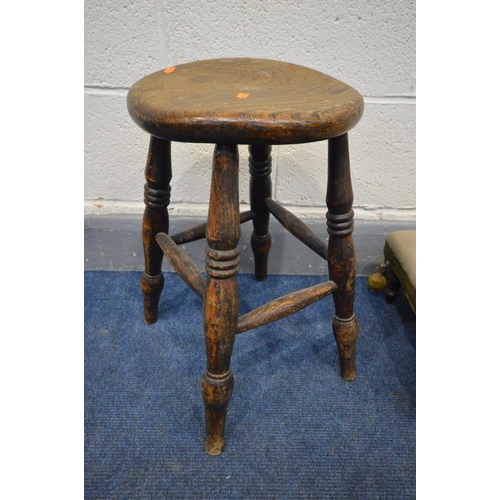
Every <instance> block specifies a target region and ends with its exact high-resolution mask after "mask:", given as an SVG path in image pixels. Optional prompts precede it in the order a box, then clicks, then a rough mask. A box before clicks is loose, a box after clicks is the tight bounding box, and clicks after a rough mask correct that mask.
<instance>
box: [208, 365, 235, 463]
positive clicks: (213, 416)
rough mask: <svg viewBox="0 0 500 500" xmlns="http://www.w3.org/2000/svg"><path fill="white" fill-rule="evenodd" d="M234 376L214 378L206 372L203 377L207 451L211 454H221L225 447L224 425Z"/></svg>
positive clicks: (230, 374) (229, 374)
mask: <svg viewBox="0 0 500 500" xmlns="http://www.w3.org/2000/svg"><path fill="white" fill-rule="evenodd" d="M233 387H234V376H233V374H232V373H231V371H229V373H228V374H227V375H226V376H225V377H224V378H223V379H219V378H213V377H212V376H211V374H209V373H207V372H205V374H204V375H203V377H202V379H201V394H202V396H203V401H204V403H205V425H206V437H205V451H206V452H207V453H208V454H209V455H220V454H221V453H222V450H223V449H224V427H225V424H226V413H227V406H228V404H229V400H230V399H231V395H232V393H233Z"/></svg>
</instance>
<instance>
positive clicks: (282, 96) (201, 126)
mask: <svg viewBox="0 0 500 500" xmlns="http://www.w3.org/2000/svg"><path fill="white" fill-rule="evenodd" d="M238 95H239V96H240V98H238V97H237V96H238ZM245 95H247V96H246V97H244V96H245ZM127 105H128V110H129V113H130V115H131V117H132V119H133V120H134V121H135V122H136V123H137V124H138V125H139V126H140V127H141V128H142V129H144V130H145V131H146V132H148V133H150V134H151V135H154V136H157V137H164V138H165V139H169V140H172V141H186V142H209V143H225V144H293V143H304V142H311V141H319V140H323V139H329V138H332V137H336V136H339V135H342V134H343V133H345V132H347V131H348V130H350V129H351V128H352V127H354V126H355V125H356V123H358V121H359V120H360V118H361V115H362V113H363V98H362V97H361V95H360V94H359V93H358V92H357V91H356V90H355V89H353V88H352V87H350V86H349V85H347V84H345V83H343V82H341V81H339V80H337V79H335V78H332V77H331V76H328V75H325V74H324V73H321V72H319V71H316V70H313V69H310V68H306V67H303V66H299V65H296V64H291V63H286V62H281V61H270V60H267V59H251V58H234V59H212V60H205V61H196V62H192V63H187V64H181V65H179V66H176V67H175V70H174V71H171V72H167V73H166V72H165V71H164V70H161V71H158V72H156V73H153V74H151V75H149V76H146V77H144V78H142V79H141V80H139V81H138V82H137V83H135V84H134V85H133V86H132V88H131V89H130V91H129V93H128V97H127Z"/></svg>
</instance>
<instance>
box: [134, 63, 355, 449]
mask: <svg viewBox="0 0 500 500" xmlns="http://www.w3.org/2000/svg"><path fill="white" fill-rule="evenodd" d="M127 104H128V110H129V113H130V115H131V117H132V119H133V120H134V121H135V122H136V123H137V125H139V127H141V128H142V129H143V130H145V131H146V132H148V133H149V134H150V135H151V139H150V145H149V153H148V158H147V163H146V173H145V175H146V184H145V187H144V189H145V195H144V201H145V204H146V208H145V212H144V218H143V243H144V256H145V271H144V273H143V275H142V279H141V286H142V291H143V294H144V319H145V321H146V323H150V324H151V323H154V322H155V321H157V317H158V302H159V297H160V293H161V290H162V288H163V283H164V278H163V274H162V270H161V265H162V258H163V255H164V254H165V256H166V258H167V259H168V261H169V262H170V264H171V265H172V267H173V268H174V269H175V271H177V272H178V273H179V275H180V276H181V277H182V278H183V279H184V280H185V281H186V283H187V284H188V285H189V286H190V287H191V288H192V290H193V291H194V292H195V293H196V294H198V295H199V296H200V297H201V298H202V299H203V309H204V331H205V342H206V352H207V370H206V372H205V374H204V375H203V377H202V379H201V392H202V396H203V400H204V403H205V418H206V439H205V449H206V451H207V452H208V453H209V454H211V455H218V454H219V453H221V452H222V449H223V446H224V425H225V417H226V410H227V405H228V403H229V399H230V398H231V393H232V391H233V385H234V378H233V374H232V372H231V369H230V361H231V352H232V349H233V343H234V339H235V335H236V334H238V333H241V332H244V331H246V330H250V329H252V328H256V327H258V326H261V325H264V324H266V323H270V322H271V321H276V320H278V319H281V318H283V317H285V316H287V315H289V314H292V313H294V312H297V311H298V310H300V309H302V308H303V307H305V306H307V305H309V304H312V303H313V302H315V301H316V300H318V299H320V298H322V297H325V296H326V295H329V294H333V300H334V303H335V315H334V317H333V333H334V336H335V339H336V341H337V346H338V350H339V356H340V372H341V376H342V378H343V379H345V380H353V379H354V378H355V376H356V374H355V346H356V338H357V333H358V326H357V322H356V318H355V316H354V312H353V302H354V275H355V258H354V246H353V241H352V236H351V235H352V231H353V215H354V212H353V210H352V201H353V193H352V187H351V176H350V166H349V153H348V142H347V131H348V130H350V129H351V128H352V127H354V126H355V125H356V123H357V122H358V121H359V120H360V118H361V115H362V113H363V98H362V97H361V95H360V94H359V93H358V92H357V91H356V90H354V89H353V88H351V87H349V86H348V85H346V84H345V83H342V82H340V81H338V80H336V79H334V78H331V77H329V76H327V75H325V74H323V73H320V72H318V71H315V70H312V69H308V68H305V67H302V66H297V65H295V64H289V63H284V62H279V61H269V60H265V59H248V58H241V59H240V58H237V59H214V60H206V61H198V62H193V63H188V64H182V65H179V66H177V67H170V68H167V69H165V70H162V71H158V72H156V73H153V74H151V75H149V76H146V77H145V78H142V79H141V80H139V81H138V82H137V83H135V84H134V85H133V86H132V88H131V89H130V91H129V93H128V97H127ZM320 140H328V185H327V189H326V205H327V207H328V212H327V214H326V219H327V222H326V224H327V230H328V233H329V235H330V238H329V243H328V245H326V244H325V243H324V242H323V241H322V239H320V238H319V237H318V236H316V235H315V234H314V233H313V232H312V231H311V230H310V229H309V228H308V227H307V226H306V225H305V224H304V223H303V222H301V221H300V220H299V219H298V218H297V217H296V216H295V215H293V214H292V213H290V212H289V211H287V210H286V209H285V208H283V207H282V206H281V205H279V204H278V203H277V202H276V201H274V200H273V199H271V178H270V175H269V174H270V172H271V147H272V145H275V144H298V143H306V142H313V141H320ZM171 141H180V142H192V143H214V144H215V150H214V156H213V167H212V185H211V191H210V204H209V211H208V221H207V223H206V224H202V225H200V226H197V227H195V228H193V229H191V230H188V231H184V232H182V233H178V234H175V235H173V236H168V225H169V220H168V210H167V207H168V205H169V201H170V180H171V178H172V167H171V155H170V144H171ZM239 144H247V145H248V146H249V151H250V159H249V163H250V174H251V180H250V208H251V210H250V211H247V212H243V213H241V214H240V213H239V190H238V171H239V165H238V145H239ZM270 214H273V216H275V217H276V219H277V220H278V221H280V223H281V224H283V225H284V227H285V228H286V229H288V231H290V232H291V233H292V234H293V235H294V236H296V237H297V238H298V239H299V240H300V241H302V242H303V243H305V244H306V245H307V246H308V247H309V248H311V249H312V250H313V251H315V252H316V253H317V254H319V255H320V256H321V257H323V258H324V259H326V260H327V262H328V269H329V275H330V276H329V277H330V280H331V281H327V282H326V283H324V284H320V285H315V286H312V287H310V288H307V289H305V290H301V291H298V292H295V293H292V294H289V295H287V296H285V297H282V298H280V299H277V300H274V301H272V302H270V303H269V304H267V305H264V306H262V307H259V308H257V309H256V310H254V311H252V312H249V313H248V314H245V315H243V316H241V317H238V304H239V299H238V280H237V272H238V264H239V256H238V255H239V253H240V249H239V247H238V240H239V238H240V224H241V223H244V222H246V221H249V220H252V222H253V234H252V238H251V246H252V249H253V253H254V258H255V276H256V278H257V279H258V280H263V279H265V278H266V276H267V257H268V253H269V250H270V247H271V235H270V234H269V216H270ZM205 237H206V239H207V242H208V246H207V248H206V268H205V269H206V272H207V275H208V276H207V278H205V277H204V276H203V275H202V274H201V272H200V271H199V270H198V269H197V268H196V266H195V264H194V263H193V262H192V260H191V259H190V258H189V257H188V256H187V255H186V254H185V253H184V252H183V251H182V250H181V249H180V247H178V245H180V244H184V243H187V242H190V241H195V240H198V239H201V238H205Z"/></svg>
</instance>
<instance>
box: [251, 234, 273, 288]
mask: <svg viewBox="0 0 500 500" xmlns="http://www.w3.org/2000/svg"><path fill="white" fill-rule="evenodd" d="M271 242H272V238H271V235H270V234H269V233H267V235H266V236H262V237H261V236H257V235H256V234H255V233H254V234H252V238H251V239H250V245H251V247H252V250H253V257H254V262H255V278H256V279H257V281H264V280H265V279H266V278H267V261H268V257H269V250H270V249H271Z"/></svg>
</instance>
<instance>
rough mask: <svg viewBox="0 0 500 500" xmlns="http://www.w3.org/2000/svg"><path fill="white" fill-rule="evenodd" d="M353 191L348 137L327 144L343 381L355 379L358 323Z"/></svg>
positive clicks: (335, 329) (337, 335)
mask: <svg viewBox="0 0 500 500" xmlns="http://www.w3.org/2000/svg"><path fill="white" fill-rule="evenodd" d="M352 203H353V192H352V184H351V170H350V163H349V145H348V139H347V134H344V135H342V136H340V137H336V138H334V139H330V140H329V141H328V187H327V194H326V204H327V206H328V213H327V216H326V217H327V227H328V233H329V234H330V238H329V241H328V259H327V261H328V271H329V275H330V279H331V280H332V281H334V282H335V283H337V285H338V290H337V291H336V292H334V294H333V299H334V302H335V316H334V319H333V323H332V327H333V333H334V336H335V339H336V341H337V346H338V350H339V358H340V374H341V376H342V378H343V379H344V380H354V379H355V378H356V364H355V351H356V339H357V336H358V324H357V321H356V317H355V316H354V310H353V306H354V277H355V271H356V260H355V255H354V244H353V239H352V232H353V217H354V212H353V210H352Z"/></svg>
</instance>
